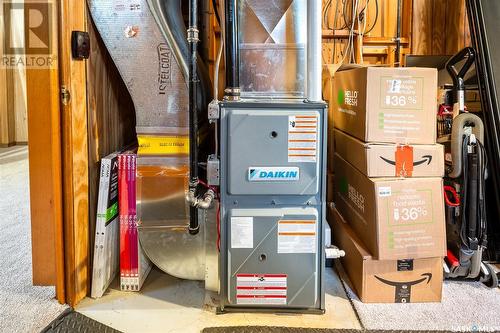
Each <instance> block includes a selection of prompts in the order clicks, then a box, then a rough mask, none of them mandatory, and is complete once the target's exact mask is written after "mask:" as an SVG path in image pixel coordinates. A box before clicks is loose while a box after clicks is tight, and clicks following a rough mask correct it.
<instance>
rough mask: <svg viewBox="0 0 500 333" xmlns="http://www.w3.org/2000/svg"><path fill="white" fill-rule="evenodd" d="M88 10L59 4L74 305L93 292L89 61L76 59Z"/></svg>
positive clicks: (80, 2) (71, 0)
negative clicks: (74, 49) (76, 34)
mask: <svg viewBox="0 0 500 333" xmlns="http://www.w3.org/2000/svg"><path fill="white" fill-rule="evenodd" d="M86 8H87V7H86V2H85V0H61V1H59V55H60V59H59V68H60V75H59V80H60V88H61V89H65V90H66V92H67V93H68V94H69V99H67V100H65V101H63V103H62V104H61V113H62V127H61V130H62V143H63V144H62V147H63V150H62V156H63V194H64V201H63V205H64V241H65V253H64V258H65V268H66V269H65V276H66V301H67V303H68V304H69V305H71V306H74V305H76V304H77V303H78V302H79V301H80V300H82V299H83V298H84V297H85V296H86V295H87V291H88V290H89V287H90V275H89V269H88V268H89V260H90V259H89V200H88V198H89V190H88V182H89V178H88V143H87V139H88V138H87V89H86V70H85V67H86V61H84V60H74V59H72V55H71V33H72V31H86V29H87V25H86Z"/></svg>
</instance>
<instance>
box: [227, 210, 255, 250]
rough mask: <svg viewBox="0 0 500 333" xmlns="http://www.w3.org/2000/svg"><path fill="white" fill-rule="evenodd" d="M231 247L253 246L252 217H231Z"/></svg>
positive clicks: (247, 247)
mask: <svg viewBox="0 0 500 333" xmlns="http://www.w3.org/2000/svg"><path fill="white" fill-rule="evenodd" d="M231 248H233V249H252V248H253V217H247V216H245V217H231Z"/></svg>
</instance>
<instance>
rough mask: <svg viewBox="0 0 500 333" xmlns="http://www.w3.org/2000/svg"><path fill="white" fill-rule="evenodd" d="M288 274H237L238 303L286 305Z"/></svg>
mask: <svg viewBox="0 0 500 333" xmlns="http://www.w3.org/2000/svg"><path fill="white" fill-rule="evenodd" d="M286 294H287V275H286V274H237V275H236V303H237V304H244V305H254V304H271V305H286V301H287V299H286V297H287V295H286Z"/></svg>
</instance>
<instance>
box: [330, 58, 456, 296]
mask: <svg viewBox="0 0 500 333" xmlns="http://www.w3.org/2000/svg"><path fill="white" fill-rule="evenodd" d="M333 91H334V92H336V93H337V98H336V99H335V100H334V101H333V110H331V111H333V116H334V125H335V129H334V130H333V133H330V134H333V135H334V142H335V153H334V156H333V170H334V174H335V181H334V186H333V188H334V193H333V196H334V203H335V208H332V209H331V212H330V223H332V224H333V228H332V229H333V235H334V239H335V243H336V244H337V245H338V246H340V247H341V248H342V249H344V250H345V251H346V256H345V258H344V259H343V264H344V268H345V270H346V272H347V273H348V275H349V277H350V280H351V281H352V283H353V285H354V287H355V289H356V291H357V293H358V295H359V297H360V299H361V300H362V301H364V302H435V301H440V299H441V286H442V279H443V267H442V259H443V257H444V256H445V253H446V240H445V237H446V236H445V234H446V232H445V221H444V202H443V185H442V177H443V173H444V152H443V147H442V146H441V145H438V144H436V98H437V72H436V70H435V69H425V68H382V67H357V68H351V69H348V70H343V71H339V72H337V73H336V74H335V79H334V88H333Z"/></svg>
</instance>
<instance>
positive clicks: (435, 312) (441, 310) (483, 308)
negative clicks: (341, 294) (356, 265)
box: [336, 265, 500, 332]
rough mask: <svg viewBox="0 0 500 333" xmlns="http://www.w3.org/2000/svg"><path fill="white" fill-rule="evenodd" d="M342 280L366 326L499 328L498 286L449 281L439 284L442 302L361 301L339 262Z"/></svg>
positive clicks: (495, 330)
mask: <svg viewBox="0 0 500 333" xmlns="http://www.w3.org/2000/svg"><path fill="white" fill-rule="evenodd" d="M336 268H337V270H338V272H339V274H340V276H341V277H342V280H343V281H344V286H345V288H346V292H347V296H348V297H349V298H350V299H351V301H352V303H353V305H354V308H355V309H356V312H357V313H358V316H359V319H360V321H361V324H362V325H363V327H364V328H366V329H368V330H401V329H408V330H423V331H427V330H440V331H467V332H469V331H473V332H478V331H481V332H483V331H484V332H500V289H498V288H497V289H490V288H487V287H485V286H484V285H483V284H482V283H480V282H450V281H445V283H444V285H443V301H442V303H420V304H418V303H413V304H364V303H361V302H360V301H359V299H358V297H357V296H356V293H354V292H353V289H351V284H350V282H349V278H348V277H347V275H346V274H345V272H344V271H343V269H342V267H341V266H340V265H336Z"/></svg>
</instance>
